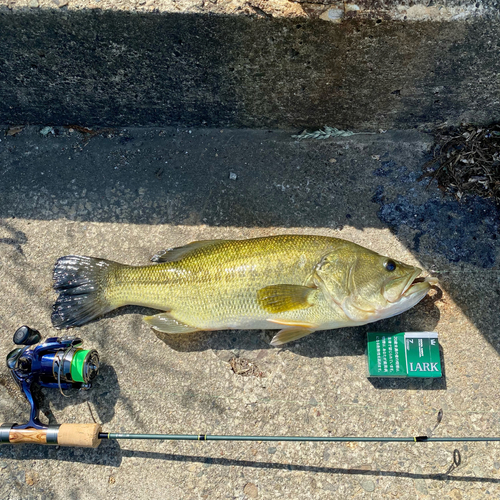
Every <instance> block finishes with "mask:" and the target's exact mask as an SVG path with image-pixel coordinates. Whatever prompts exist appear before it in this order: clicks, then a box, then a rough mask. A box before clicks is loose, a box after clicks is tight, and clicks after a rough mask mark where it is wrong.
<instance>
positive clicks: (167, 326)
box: [143, 313, 200, 334]
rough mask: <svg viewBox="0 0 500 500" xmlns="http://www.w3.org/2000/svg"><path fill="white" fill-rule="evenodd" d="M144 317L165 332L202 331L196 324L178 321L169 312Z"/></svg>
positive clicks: (151, 325) (147, 321)
mask: <svg viewBox="0 0 500 500" xmlns="http://www.w3.org/2000/svg"><path fill="white" fill-rule="evenodd" d="M143 319H144V321H145V322H146V323H147V324H148V325H149V326H150V327H151V328H154V329H155V330H158V331H160V332H164V333H170V334H179V333H193V332H198V331H200V328H196V327H194V326H191V325H187V324H186V323H183V322H182V321H178V320H176V319H175V318H174V317H172V316H171V315H170V314H169V313H160V314H155V315H154V316H146V317H145V318H143Z"/></svg>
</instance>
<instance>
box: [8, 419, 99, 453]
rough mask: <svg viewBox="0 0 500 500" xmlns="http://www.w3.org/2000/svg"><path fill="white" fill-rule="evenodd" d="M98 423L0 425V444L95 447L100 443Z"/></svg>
mask: <svg viewBox="0 0 500 500" xmlns="http://www.w3.org/2000/svg"><path fill="white" fill-rule="evenodd" d="M101 431H102V428H101V425H100V424H61V425H53V426H49V427H46V428H43V429H34V428H32V427H30V428H28V429H16V428H15V424H2V425H1V426H0V444H8V443H10V444H22V443H35V444H52V445H59V446H78V447H82V448H97V447H98V446H99V444H101V440H100V439H99V433H100V432H101Z"/></svg>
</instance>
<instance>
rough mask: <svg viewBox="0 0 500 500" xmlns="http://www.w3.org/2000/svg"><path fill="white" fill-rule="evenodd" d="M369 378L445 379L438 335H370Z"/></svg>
mask: <svg viewBox="0 0 500 500" xmlns="http://www.w3.org/2000/svg"><path fill="white" fill-rule="evenodd" d="M367 355H368V376H370V377H426V378H427V377H441V376H442V372H441V357H440V355H439V344H438V334H437V333H436V332H400V333H377V332H368V348H367Z"/></svg>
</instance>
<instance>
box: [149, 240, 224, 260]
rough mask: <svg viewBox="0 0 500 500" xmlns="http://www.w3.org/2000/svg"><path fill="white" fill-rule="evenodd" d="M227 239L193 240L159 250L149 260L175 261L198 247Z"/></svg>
mask: <svg viewBox="0 0 500 500" xmlns="http://www.w3.org/2000/svg"><path fill="white" fill-rule="evenodd" d="M226 241H228V240H203V241H193V242H192V243H188V244H187V245H184V246H183V247H177V248H169V249H168V250H160V251H159V252H158V253H157V254H156V255H154V256H153V257H152V258H151V262H177V261H179V260H181V259H183V258H184V257H187V256H188V255H189V254H191V253H193V252H195V251H196V250H199V249H200V248H204V247H209V246H212V245H216V244H218V243H225V242H226Z"/></svg>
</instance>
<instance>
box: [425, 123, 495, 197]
mask: <svg viewBox="0 0 500 500" xmlns="http://www.w3.org/2000/svg"><path fill="white" fill-rule="evenodd" d="M423 168H424V173H423V175H422V178H423V177H430V178H431V180H430V182H429V184H430V183H431V182H432V181H434V180H437V183H438V187H439V189H441V191H443V193H448V194H452V195H453V196H455V198H456V199H457V200H461V199H462V198H463V197H464V196H465V195H467V194H472V195H479V196H483V197H485V198H493V199H494V200H495V202H496V203H498V204H500V124H495V125H491V126H489V127H477V126H474V125H462V126H461V127H458V128H450V129H447V130H445V131H441V132H439V133H438V134H437V136H436V144H435V146H434V151H433V158H432V160H430V161H428V162H427V163H426V164H425V165H424V167H423Z"/></svg>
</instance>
